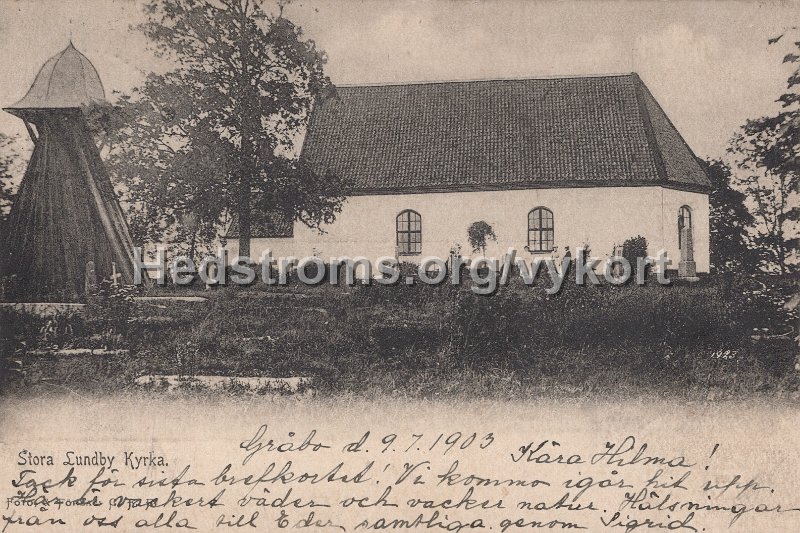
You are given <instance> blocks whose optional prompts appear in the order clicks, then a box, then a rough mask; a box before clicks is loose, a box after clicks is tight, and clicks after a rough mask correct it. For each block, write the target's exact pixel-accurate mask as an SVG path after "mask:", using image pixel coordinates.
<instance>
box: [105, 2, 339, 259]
mask: <svg viewBox="0 0 800 533" xmlns="http://www.w3.org/2000/svg"><path fill="white" fill-rule="evenodd" d="M264 5H265V4H264V2H262V1H261V0H216V1H212V0H164V1H158V2H156V1H153V2H151V3H149V4H147V5H146V6H145V12H146V14H147V17H148V19H147V22H145V23H144V24H142V25H141V26H140V27H139V29H141V30H142V31H143V32H144V34H145V35H146V36H147V37H149V38H150V40H151V42H152V43H153V47H154V51H155V52H156V54H158V55H159V56H162V57H165V58H168V59H170V60H172V61H173V62H174V64H175V65H177V66H176V68H175V69H173V70H171V71H170V72H167V73H165V74H150V75H149V76H148V77H147V80H146V82H145V83H144V84H143V85H142V86H141V87H139V88H137V89H136V90H134V91H133V93H132V94H131V95H126V96H122V97H121V98H120V100H119V104H118V105H116V106H114V107H113V108H111V109H110V110H109V109H106V110H102V109H100V110H97V111H96V113H95V114H96V117H95V118H96V120H95V121H94V123H95V124H96V125H97V126H98V129H100V130H102V131H106V132H108V133H109V135H108V138H107V140H106V142H107V144H108V147H107V150H108V154H109V155H108V161H109V166H110V168H111V170H112V173H114V174H115V175H116V176H117V177H118V178H121V179H122V181H123V182H124V183H123V189H124V200H125V203H126V205H127V206H129V212H130V218H131V225H132V226H133V227H134V233H135V234H136V235H137V236H139V237H140V239H141V240H144V241H150V242H159V241H160V240H163V237H164V236H165V235H167V236H169V237H171V238H172V239H173V240H176V241H181V242H182V243H183V244H184V247H185V248H188V249H189V250H192V249H193V248H194V247H195V244H196V243H198V242H202V243H207V242H208V241H209V239H211V240H213V238H214V236H215V234H216V231H217V230H218V229H219V228H221V227H222V226H224V224H225V222H226V220H227V219H229V218H230V216H231V215H233V216H236V217H238V227H239V253H240V255H243V256H245V255H249V253H250V235H251V224H252V222H251V221H252V213H253V211H254V210H264V211H281V212H282V213H284V214H289V215H290V216H292V217H293V219H296V220H300V221H301V222H303V223H305V224H306V225H308V226H309V227H313V228H320V226H321V225H322V224H325V223H330V222H332V221H333V220H334V218H335V216H336V214H337V213H338V212H339V211H340V209H341V202H342V191H343V184H342V182H341V181H340V180H338V179H337V178H336V177H335V176H330V175H326V176H320V175H317V174H315V173H314V172H313V171H312V170H311V169H310V168H309V166H308V165H307V164H306V163H305V162H304V161H301V160H299V159H297V157H296V152H297V146H295V144H296V142H297V141H298V140H299V139H300V138H301V134H302V130H303V129H304V127H305V126H306V125H307V122H308V119H309V115H310V112H311V108H312V105H313V104H314V102H315V101H319V100H321V99H323V98H325V97H327V96H329V95H331V94H333V90H334V88H333V86H332V84H331V83H330V80H329V79H328V78H327V77H326V76H325V74H324V72H323V66H324V64H325V61H326V58H325V55H324V53H323V52H321V51H319V50H318V49H317V48H316V46H315V44H314V42H313V41H309V40H304V39H303V34H302V31H301V29H300V28H299V27H298V26H296V25H294V24H293V23H292V22H291V21H290V20H288V19H287V18H286V17H285V16H284V15H283V6H284V4H283V3H281V4H279V5H278V6H277V7H276V10H277V12H276V14H271V13H269V12H267V11H266V10H265V8H264Z"/></svg>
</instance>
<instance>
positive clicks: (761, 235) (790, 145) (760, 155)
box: [730, 35, 800, 274]
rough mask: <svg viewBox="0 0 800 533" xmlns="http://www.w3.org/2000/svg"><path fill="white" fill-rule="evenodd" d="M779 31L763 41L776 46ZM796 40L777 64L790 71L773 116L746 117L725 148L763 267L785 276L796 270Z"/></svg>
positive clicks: (799, 60) (799, 160)
mask: <svg viewBox="0 0 800 533" xmlns="http://www.w3.org/2000/svg"><path fill="white" fill-rule="evenodd" d="M784 36H785V35H779V36H777V37H774V38H772V39H770V40H769V44H770V45H777V44H778V43H779V42H780V41H781V40H782V39H783V37H784ZM798 51H800V40H797V41H795V42H794V43H792V44H791V45H790V49H789V52H788V53H787V54H786V55H785V56H784V58H783V62H784V63H785V64H788V65H789V66H790V69H791V73H790V75H789V78H788V80H787V89H786V92H785V93H783V94H782V95H780V97H779V98H778V99H777V101H778V102H780V103H781V104H782V109H781V111H780V112H778V113H777V114H775V115H774V116H769V117H761V118H758V119H754V120H749V121H747V123H746V124H745V125H744V126H743V127H742V130H741V131H740V132H739V133H738V134H737V135H736V136H735V137H734V138H733V139H732V141H731V147H730V151H731V152H733V153H734V154H735V156H736V158H737V162H738V166H739V168H740V169H741V170H742V174H741V176H740V178H739V185H740V187H741V188H742V189H743V190H744V192H745V193H746V194H747V195H748V197H749V198H750V199H751V201H752V204H753V206H754V207H753V214H754V216H755V219H756V222H757V224H756V229H757V234H756V236H755V239H754V241H755V243H756V244H757V245H759V247H760V248H761V250H762V252H763V256H762V260H763V261H764V263H765V265H766V266H767V267H771V268H775V269H777V270H778V271H779V272H780V273H781V274H785V273H787V272H789V271H791V270H795V269H796V268H797V264H796V260H797V255H798V246H799V244H798V238H797V236H798V231H797V228H798V226H797V222H798V220H800V207H798V205H799V204H800V202H798V191H799V190H800V173H798V170H799V169H800V91H799V90H798V89H800V55H798Z"/></svg>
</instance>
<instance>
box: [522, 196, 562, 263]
mask: <svg viewBox="0 0 800 533" xmlns="http://www.w3.org/2000/svg"><path fill="white" fill-rule="evenodd" d="M536 213H538V224H539V227H538V228H535V227H534V224H533V223H532V222H534V221H535V220H537V219H534V218H533V216H534V215H535V214H536ZM544 213H549V215H550V216H549V223H550V224H549V227H545V225H544V222H545V220H548V219H545V218H544V217H543V215H544ZM534 234H538V237H539V239H538V242H539V245H538V247H536V248H535V247H534V244H533V240H531V235H534ZM545 235H547V236H549V238H548V239H544V238H543V237H544V236H545ZM544 242H548V243H549V248H544V247H543V244H542V243H544ZM555 243H556V217H555V215H554V214H553V210H552V209H550V208H548V207H545V206H543V205H539V206H536V207H534V208H533V209H531V210H530V211H528V251H530V252H532V253H536V254H546V253H551V252H553V251H554V250H555Z"/></svg>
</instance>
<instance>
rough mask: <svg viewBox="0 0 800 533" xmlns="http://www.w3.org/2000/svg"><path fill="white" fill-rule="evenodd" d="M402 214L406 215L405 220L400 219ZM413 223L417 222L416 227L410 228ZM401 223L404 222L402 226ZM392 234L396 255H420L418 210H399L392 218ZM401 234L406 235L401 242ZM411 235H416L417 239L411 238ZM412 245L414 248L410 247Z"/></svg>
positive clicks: (420, 230)
mask: <svg viewBox="0 0 800 533" xmlns="http://www.w3.org/2000/svg"><path fill="white" fill-rule="evenodd" d="M403 215H407V219H406V220H402V217H403ZM414 217H416V218H414ZM413 223H418V228H417V229H412V224H413ZM401 224H404V226H401ZM394 234H395V245H396V246H397V255H403V256H406V255H422V215H420V214H419V212H417V211H415V210H413V209H403V210H402V211H400V212H399V213H398V214H397V216H396V217H395V219H394ZM401 234H402V235H405V236H406V241H405V242H402V243H401V242H400V235H401ZM412 235H416V236H418V238H417V240H413V239H412ZM412 245H414V246H413V248H416V250H413V249H412ZM403 247H405V249H404V248H403Z"/></svg>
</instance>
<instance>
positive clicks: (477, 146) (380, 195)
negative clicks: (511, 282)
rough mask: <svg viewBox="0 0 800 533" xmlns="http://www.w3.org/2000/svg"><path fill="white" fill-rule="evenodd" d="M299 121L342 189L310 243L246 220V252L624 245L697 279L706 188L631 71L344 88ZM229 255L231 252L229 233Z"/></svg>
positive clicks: (530, 252)
mask: <svg viewBox="0 0 800 533" xmlns="http://www.w3.org/2000/svg"><path fill="white" fill-rule="evenodd" d="M337 91H338V95H337V96H336V97H334V98H331V99H329V100H327V101H325V102H323V103H321V104H320V105H318V106H317V108H316V109H315V110H314V113H313V116H312V118H311V121H310V124H309V128H308V131H307V132H306V137H305V140H304V144H303V148H302V155H303V157H305V158H306V159H307V160H308V161H309V162H310V163H311V165H312V167H313V168H314V169H315V170H316V171H317V172H320V173H327V172H333V173H335V174H337V175H338V176H341V177H343V178H345V179H347V180H348V181H349V182H350V183H351V188H350V190H349V191H348V193H347V199H346V201H345V204H344V206H343V210H342V212H341V213H340V214H339V215H338V216H337V218H336V221H335V222H334V223H332V224H330V225H328V226H325V227H324V233H320V232H318V231H316V230H311V229H309V228H307V227H305V226H304V225H303V224H302V223H300V222H293V221H291V220H287V219H284V218H282V217H279V216H275V215H274V214H267V213H254V217H253V218H254V224H253V232H252V237H253V238H252V242H251V256H252V257H253V258H258V257H259V256H260V254H261V253H262V252H263V250H265V249H270V250H271V251H272V254H273V256H274V257H279V256H295V257H298V258H302V257H305V256H308V255H312V254H316V255H318V256H320V257H322V258H323V259H327V258H329V257H340V256H349V257H356V256H364V257H366V258H368V259H370V260H375V259H376V258H377V257H381V256H396V257H398V258H399V259H400V260H401V261H412V262H417V261H419V260H420V259H421V258H424V257H426V256H438V257H442V258H446V257H448V255H449V254H450V253H451V251H453V250H460V253H461V255H464V256H471V255H473V256H474V255H476V254H477V253H481V254H482V253H483V251H482V250H481V251H480V252H473V250H472V247H471V246H470V244H469V240H468V235H467V229H468V227H469V226H470V225H471V224H473V223H474V222H486V223H488V224H489V225H490V226H491V227H492V229H493V231H494V235H495V236H496V241H495V240H490V241H489V242H488V243H487V244H488V246H487V248H486V251H485V255H487V256H490V257H496V258H500V257H502V254H503V253H505V251H506V250H507V249H508V248H509V247H514V248H516V249H517V251H518V254H519V255H518V257H522V258H525V259H527V260H530V259H531V258H532V257H534V256H545V257H547V256H556V257H558V256H562V255H563V254H564V253H565V252H566V250H567V247H569V249H570V250H572V255H573V256H574V255H575V252H574V250H576V249H577V248H579V247H584V246H588V248H589V249H590V250H591V254H592V255H593V256H595V257H599V258H603V257H607V256H609V255H611V254H612V253H613V252H614V250H618V249H619V247H620V246H621V245H622V243H623V242H624V241H625V240H626V239H629V238H631V237H635V236H638V235H641V236H643V237H645V238H646V239H647V244H648V253H649V255H651V256H655V255H656V254H657V253H658V252H659V251H660V250H664V251H665V252H666V254H667V257H668V258H669V259H670V260H671V261H672V264H671V266H670V268H672V269H678V268H679V263H680V262H681V260H682V259H683V263H685V265H684V266H686V264H688V265H690V267H691V268H684V269H683V271H682V272H681V274H682V275H684V276H687V277H691V276H694V272H693V270H696V272H701V273H704V272H708V270H709V200H708V198H709V196H708V195H709V191H710V188H711V184H710V182H709V180H708V178H707V176H706V175H705V173H704V172H703V170H702V168H701V167H700V165H699V164H698V161H697V159H696V157H695V155H694V154H693V153H692V150H691V149H690V148H689V146H688V145H687V144H686V142H685V141H684V139H683V138H682V137H681V135H680V133H678V131H677V130H676V128H675V126H674V125H673V124H672V122H671V121H670V119H669V118H668V117H667V115H666V114H665V113H664V110H663V109H662V108H661V106H660V105H659V104H658V102H656V100H655V99H654V97H653V95H652V94H651V93H650V91H649V90H648V89H647V87H646V86H645V84H644V83H643V82H642V80H641V79H640V78H639V76H638V75H637V74H635V73H632V74H624V75H609V76H588V77H562V78H541V79H513V80H487V81H458V82H433V83H411V84H389V85H363V86H345V87H339V88H338V89H337ZM228 233H229V235H228V236H227V238H228V246H229V251H230V252H231V253H232V254H233V255H235V254H236V253H237V242H236V237H237V231H236V227H235V224H234V225H233V226H232V227H231V228H230V230H229V232H228Z"/></svg>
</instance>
